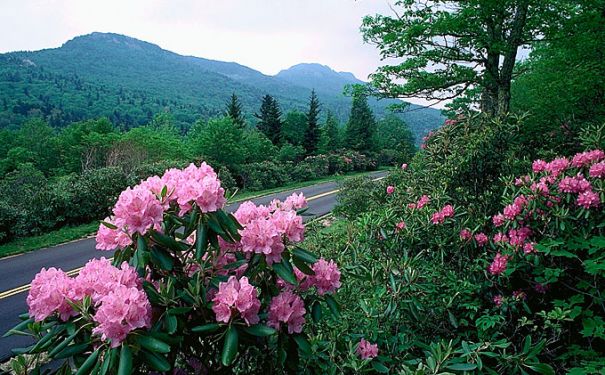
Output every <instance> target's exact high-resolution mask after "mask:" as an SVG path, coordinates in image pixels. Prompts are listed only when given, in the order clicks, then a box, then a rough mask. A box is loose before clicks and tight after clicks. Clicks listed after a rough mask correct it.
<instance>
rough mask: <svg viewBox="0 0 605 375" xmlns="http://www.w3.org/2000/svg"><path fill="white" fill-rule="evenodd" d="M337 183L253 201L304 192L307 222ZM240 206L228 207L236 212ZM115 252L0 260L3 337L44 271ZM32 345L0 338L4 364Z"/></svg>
mask: <svg viewBox="0 0 605 375" xmlns="http://www.w3.org/2000/svg"><path fill="white" fill-rule="evenodd" d="M384 175H386V172H374V173H372V174H371V176H372V177H373V178H379V177H382V176H384ZM337 189H338V183H337V182H326V183H323V184H317V185H313V186H309V187H305V188H301V189H296V190H289V191H285V192H282V193H277V194H272V195H268V196H264V197H259V198H256V199H252V201H254V203H256V204H267V203H269V202H271V201H272V200H273V199H280V200H283V199H285V198H286V197H288V196H289V195H291V194H292V193H294V192H296V193H299V192H302V193H303V194H304V195H305V197H307V199H308V201H309V210H308V211H307V213H308V214H310V216H305V217H304V219H305V220H310V219H311V218H313V217H317V216H321V215H325V214H327V213H329V212H330V211H331V210H332V209H333V208H334V206H335V205H336V192H337ZM237 207H239V203H233V204H231V205H229V206H228V207H227V209H228V210H229V211H234V210H236V209H237ZM111 255H112V253H111V252H107V251H97V250H95V240H94V238H88V239H83V240H78V241H73V242H69V243H66V244H63V245H59V246H55V247H51V248H47V249H42V250H38V251H35V252H31V253H27V254H22V255H18V256H15V257H8V258H4V259H0V317H1V318H0V336H1V335H2V334H4V332H6V331H7V330H9V329H10V328H12V327H14V326H15V325H16V324H17V323H18V322H19V319H18V316H19V314H21V313H23V312H25V311H27V306H26V303H25V298H26V296H27V286H28V284H29V283H30V282H31V280H32V279H33V278H34V276H35V275H36V273H38V271H40V269H41V268H42V267H46V268H48V267H57V268H61V269H63V270H65V271H69V270H74V269H77V268H79V267H82V266H83V265H84V264H85V263H86V262H87V261H88V260H89V259H91V258H93V257H94V258H101V257H110V256H111ZM29 344H31V341H30V340H29V338H27V337H22V336H11V337H7V338H0V361H2V360H4V359H5V358H7V357H8V356H10V355H11V351H10V349H11V348H15V347H23V346H27V345H29Z"/></svg>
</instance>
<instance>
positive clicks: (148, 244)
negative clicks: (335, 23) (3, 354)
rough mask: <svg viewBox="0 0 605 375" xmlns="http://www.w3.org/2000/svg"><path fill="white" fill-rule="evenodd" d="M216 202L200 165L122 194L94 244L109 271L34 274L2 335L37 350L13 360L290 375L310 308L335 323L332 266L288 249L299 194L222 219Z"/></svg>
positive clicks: (107, 369) (99, 267) (296, 232)
mask: <svg viewBox="0 0 605 375" xmlns="http://www.w3.org/2000/svg"><path fill="white" fill-rule="evenodd" d="M225 204H226V198H225V193H224V190H223V188H222V187H221V183H220V181H219V179H218V177H217V175H216V173H215V172H214V171H213V169H212V168H211V167H210V166H209V165H207V164H205V163H202V164H201V165H200V166H196V165H193V164H191V165H190V166H188V167H187V168H185V169H182V170H179V169H170V170H167V171H166V172H165V173H164V175H162V176H161V177H159V176H154V177H150V178H148V179H147V180H145V181H142V182H141V183H140V184H138V185H136V186H133V187H129V188H127V189H126V190H124V191H123V192H122V193H121V194H120V196H119V198H118V200H117V203H116V204H115V206H114V208H113V211H112V215H111V216H110V217H108V218H106V219H105V220H104V221H103V222H102V223H101V225H100V227H99V230H98V233H97V237H96V242H97V245H96V246H97V249H99V250H113V249H118V250H117V251H116V252H115V255H114V258H113V261H110V260H108V259H105V258H101V259H93V260H91V261H89V262H88V263H87V264H86V265H85V266H84V268H83V269H82V270H81V271H80V272H79V274H78V275H77V276H69V275H67V274H66V273H65V272H63V271H62V270H57V269H54V268H50V269H43V270H42V271H41V272H40V273H39V274H38V275H36V277H35V279H34V280H33V282H32V287H31V290H30V292H29V295H28V297H27V304H28V306H29V314H28V316H27V317H24V319H25V320H24V321H23V323H21V324H19V326H17V327H15V328H14V329H13V330H12V331H11V333H19V334H27V335H31V336H32V337H34V338H35V339H36V340H37V342H36V343H35V344H34V345H33V346H31V347H29V348H26V349H23V350H21V351H20V352H21V353H29V354H35V353H47V354H48V356H49V357H50V358H51V359H68V360H67V361H65V362H64V364H63V367H62V370H61V371H64V372H66V373H68V372H69V371H77V373H79V374H88V373H99V374H116V373H117V374H128V373H131V372H133V371H135V370H136V371H137V372H145V371H152V370H155V371H160V372H164V371H169V370H172V369H177V368H180V369H182V370H183V371H191V372H195V371H198V372H197V373H199V372H200V371H202V372H204V373H215V372H221V371H231V370H230V369H231V367H232V366H235V367H236V368H239V369H240V370H241V371H243V372H247V371H251V369H253V368H256V370H259V369H264V370H266V371H269V372H272V371H273V372H274V371H276V369H279V368H286V367H289V368H295V367H296V365H297V363H298V357H299V351H301V352H302V353H304V352H308V350H309V347H310V344H309V343H308V341H307V339H306V332H305V327H306V326H308V324H309V321H310V319H315V320H318V319H319V318H320V317H321V311H322V307H321V305H322V304H325V306H326V307H327V310H329V311H332V312H333V313H334V314H338V311H339V307H338V304H337V302H336V300H335V299H334V297H333V294H334V293H335V292H336V290H337V289H338V288H339V287H340V271H339V269H338V266H337V265H336V263H334V262H333V261H331V260H325V259H319V258H317V257H316V256H315V255H314V254H312V253H310V252H308V251H306V250H304V249H302V248H301V247H299V245H297V244H298V243H300V242H301V241H302V240H303V239H304V232H305V227H304V225H303V221H302V217H301V216H300V214H299V213H300V211H301V210H303V209H304V207H305V206H306V200H305V198H304V197H303V196H302V194H300V195H292V196H290V197H289V198H287V199H286V200H285V201H283V202H280V201H277V200H276V201H273V202H271V204H270V205H268V206H256V205H255V204H253V203H252V202H244V203H242V204H241V205H240V206H239V208H238V209H237V210H236V211H235V212H234V213H233V214H230V213H227V212H226V211H225V210H224V207H225ZM311 317H313V318H311Z"/></svg>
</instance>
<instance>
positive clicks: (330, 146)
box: [322, 111, 340, 152]
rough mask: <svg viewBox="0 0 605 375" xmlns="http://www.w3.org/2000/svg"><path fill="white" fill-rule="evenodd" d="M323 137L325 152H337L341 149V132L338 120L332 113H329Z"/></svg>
mask: <svg viewBox="0 0 605 375" xmlns="http://www.w3.org/2000/svg"><path fill="white" fill-rule="evenodd" d="M322 137H323V138H324V139H325V141H324V142H322V143H323V148H324V150H323V151H325V152H332V151H336V150H337V149H338V148H339V147H340V131H339V126H338V119H337V118H336V117H334V115H333V114H332V112H331V111H328V115H327V116H326V123H325V124H324V126H323V134H322Z"/></svg>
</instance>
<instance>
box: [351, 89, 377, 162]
mask: <svg viewBox="0 0 605 375" xmlns="http://www.w3.org/2000/svg"><path fill="white" fill-rule="evenodd" d="M375 128H376V121H375V120H374V114H373V113H372V110H371V109H370V107H369V106H368V99H367V97H366V96H365V95H363V94H359V95H355V96H354V97H353V104H352V106H351V116H349V122H348V123H347V127H346V136H345V142H346V146H347V147H348V148H350V149H352V150H355V151H359V152H368V151H371V150H373V149H374V145H373V140H374V133H375V131H376V129H375Z"/></svg>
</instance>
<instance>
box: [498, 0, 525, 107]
mask: <svg viewBox="0 0 605 375" xmlns="http://www.w3.org/2000/svg"><path fill="white" fill-rule="evenodd" d="M528 8H529V0H519V1H518V3H517V9H516V10H515V15H514V17H513V22H512V25H511V31H510V34H509V36H508V38H507V40H506V41H505V42H506V49H505V51H504V61H503V62H502V69H501V70H500V79H499V80H498V81H499V83H500V86H499V88H498V92H499V93H498V110H497V115H498V116H505V115H506V114H507V113H508V111H509V109H510V87H511V81H512V79H513V69H514V67H515V62H516V59H517V51H518V50H519V46H520V45H521V43H522V42H523V29H524V28H525V23H526V21H527V9H528Z"/></svg>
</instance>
